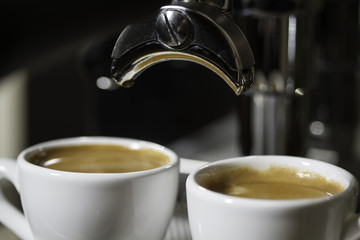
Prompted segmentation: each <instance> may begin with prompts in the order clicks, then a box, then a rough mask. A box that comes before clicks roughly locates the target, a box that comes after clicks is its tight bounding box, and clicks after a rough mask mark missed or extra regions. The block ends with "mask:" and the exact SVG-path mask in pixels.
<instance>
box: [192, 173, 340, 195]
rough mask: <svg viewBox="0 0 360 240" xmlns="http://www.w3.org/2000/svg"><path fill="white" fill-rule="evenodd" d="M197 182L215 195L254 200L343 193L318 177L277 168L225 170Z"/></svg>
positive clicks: (312, 174)
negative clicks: (215, 193) (221, 194)
mask: <svg viewBox="0 0 360 240" xmlns="http://www.w3.org/2000/svg"><path fill="white" fill-rule="evenodd" d="M197 182H198V183H199V184H200V185H201V186H203V187H205V188H207V189H210V190H212V191H215V192H219V193H223V194H227V195H231V196H237V197H243V198H256V199H306V198H319V197H325V196H332V195H334V194H337V193H339V192H341V191H343V187H341V185H340V184H339V183H337V182H335V181H330V180H327V179H326V178H325V177H323V176H321V175H319V174H317V173H313V172H310V171H305V170H300V169H296V168H289V167H280V166H271V167H270V168H268V169H266V170H257V169H254V168H251V167H245V166H239V167H228V168H224V169H221V170H217V171H214V172H208V173H206V174H200V175H199V178H198V179H197Z"/></svg>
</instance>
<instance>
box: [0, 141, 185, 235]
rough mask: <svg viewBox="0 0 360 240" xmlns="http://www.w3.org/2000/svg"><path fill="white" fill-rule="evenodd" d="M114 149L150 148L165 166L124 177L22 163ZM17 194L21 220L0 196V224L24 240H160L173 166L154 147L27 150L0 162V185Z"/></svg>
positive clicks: (169, 206)
mask: <svg viewBox="0 0 360 240" xmlns="http://www.w3.org/2000/svg"><path fill="white" fill-rule="evenodd" d="M94 143H96V144H116V145H122V146H127V147H129V148H150V149H153V150H156V151H159V152H161V153H163V154H165V155H167V156H169V158H170V163H168V164H166V165H164V166H161V167H158V168H155V169H151V170H146V171H139V172H130V173H77V172H65V171H58V170H51V169H48V168H44V167H41V166H38V165H35V164H32V163H30V162H28V161H27V156H28V154H30V153H32V152H33V151H35V150H37V149H40V148H47V147H54V146H55V147H56V146H67V145H84V144H94ZM2 178H6V179H8V180H10V181H11V182H12V183H13V184H14V186H15V187H16V188H17V190H18V192H19V193H20V197H21V202H22V206H23V210H24V214H22V213H21V212H19V211H18V210H17V209H16V208H15V207H14V206H13V205H12V204H11V203H9V202H7V201H6V199H5V198H4V194H3V192H2V191H0V221H1V222H2V223H3V224H4V225H6V226H7V227H8V228H10V229H11V230H12V231H14V232H15V233H16V234H17V235H18V236H19V237H21V238H22V239H26V240H33V239H35V240H60V239H61V240H64V239H66V240H81V239H84V240H85V239H86V240H92V239H93V240H99V239H106V240H110V239H122V240H125V239H127V240H135V239H139V240H140V239H141V240H144V239H147V240H150V239H151V240H160V239H162V238H163V237H164V235H165V233H166V230H167V227H168V224H169V222H170V220H171V217H172V213H173V208H174V205H175V202H176V196H177V188H178V179H179V160H178V157H177V155H176V154H175V153H174V152H173V151H171V150H169V149H167V148H165V147H163V146H160V145H158V144H155V143H150V142H146V141H140V140H132V139H124V138H111V137H78V138H69V139H60V140H54V141H49V142H45V143H41V144H38V145H35V146H32V147H30V148H28V149H26V150H24V151H23V152H21V153H20V155H19V156H18V158H17V161H14V160H11V159H0V180H1V179H2Z"/></svg>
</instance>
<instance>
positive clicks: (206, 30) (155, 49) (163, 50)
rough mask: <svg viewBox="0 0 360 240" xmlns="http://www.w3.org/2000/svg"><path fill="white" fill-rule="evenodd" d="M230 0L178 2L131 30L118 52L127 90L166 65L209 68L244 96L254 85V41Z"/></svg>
mask: <svg viewBox="0 0 360 240" xmlns="http://www.w3.org/2000/svg"><path fill="white" fill-rule="evenodd" d="M231 5H232V1H230V0H205V1H201V0H173V1H172V5H168V6H164V7H162V8H160V10H159V11H158V12H157V14H155V15H154V16H153V17H151V18H150V19H148V20H147V21H146V22H144V23H140V24H134V25H129V26H127V27H126V28H125V29H124V30H123V32H122V33H121V34H120V36H119V38H118V40H117V42H116V44H115V46H114V49H113V52H112V58H113V62H112V66H111V73H112V78H113V79H114V80H115V81H116V82H117V83H118V84H119V85H120V86H124V87H130V86H132V85H133V83H134V81H135V79H136V78H137V77H138V76H139V75H140V74H141V73H142V72H143V71H144V70H145V69H147V68H149V67H151V66H152V65H155V64H157V63H160V62H164V61H170V60H183V61H190V62H195V63H198V64H200V65H203V66H205V67H207V68H208V69H210V70H212V71H213V72H215V73H216V74H217V75H219V76H220V77H221V78H222V79H223V80H224V81H225V82H226V83H227V84H228V85H229V86H230V87H231V88H232V89H233V90H234V92H235V93H236V94H237V95H239V94H240V93H242V92H244V91H246V90H247V89H249V88H250V87H251V86H252V84H253V82H254V64H255V61H254V57H253V53H252V51H251V48H250V46H249V43H248V41H247V39H246V37H245V35H244V34H243V33H242V31H241V30H240V28H239V27H238V26H237V25H236V23H235V22H234V21H233V20H232V18H231Z"/></svg>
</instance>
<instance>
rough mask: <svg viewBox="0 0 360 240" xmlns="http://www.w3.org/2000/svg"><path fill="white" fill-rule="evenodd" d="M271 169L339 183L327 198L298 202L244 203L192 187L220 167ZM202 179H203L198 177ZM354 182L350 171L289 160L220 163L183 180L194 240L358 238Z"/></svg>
mask: <svg viewBox="0 0 360 240" xmlns="http://www.w3.org/2000/svg"><path fill="white" fill-rule="evenodd" d="M271 165H276V166H289V167H296V168H298V169H305V170H309V171H312V172H315V173H318V174H320V175H322V176H324V177H325V178H327V179H330V180H335V181H336V182H338V183H340V184H341V185H342V187H344V190H343V191H342V192H340V193H338V194H336V195H334V196H332V197H324V198H316V199H297V200H263V199H248V198H240V197H234V196H228V195H225V194H221V193H217V192H213V191H211V190H208V189H205V188H204V187H202V186H200V185H199V184H198V183H197V180H199V179H200V178H201V176H202V175H203V174H205V175H206V173H208V172H216V171H217V170H218V169H220V168H222V167H231V166H251V167H253V168H259V169H266V168H267V167H269V166H271ZM203 176H204V175H203ZM357 192H358V183H357V180H356V179H355V177H354V176H353V175H351V174H350V173H349V172H347V171H345V170H343V169H341V168H339V167H337V166H334V165H330V164H328V163H325V162H320V161H315V160H310V159H306V158H298V157H288V156H250V157H239V158H233V159H228V160H221V161H217V162H214V163H210V164H207V165H205V166H203V167H200V168H199V169H198V170H196V171H193V172H192V173H191V174H190V175H189V177H188V179H187V182H186V193H187V203H188V214H189V222H190V229H191V234H192V237H193V240H219V239H226V240H238V239H241V240H345V239H346V240H348V239H358V238H359V236H360V234H359V233H360V228H359V222H360V218H359V216H358V215H356V214H355V208H356V202H357Z"/></svg>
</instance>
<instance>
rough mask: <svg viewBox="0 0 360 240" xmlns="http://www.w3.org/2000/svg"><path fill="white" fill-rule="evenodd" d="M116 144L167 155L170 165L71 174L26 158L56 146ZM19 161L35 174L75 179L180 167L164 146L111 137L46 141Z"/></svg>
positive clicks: (31, 148) (30, 149)
mask: <svg viewBox="0 0 360 240" xmlns="http://www.w3.org/2000/svg"><path fill="white" fill-rule="evenodd" d="M94 143H95V144H104V145H105V144H114V145H121V146H126V147H129V148H133V149H136V148H151V149H153V150H155V151H158V152H161V153H163V154H165V155H167V156H168V157H169V159H170V161H169V163H167V164H165V165H162V166H160V167H157V168H153V169H148V170H142V171H135V172H125V173H84V172H71V171H63V170H55V169H50V168H45V167H42V166H38V165H36V164H33V163H31V162H29V161H27V160H26V156H27V155H28V154H30V153H31V152H33V151H35V150H38V149H44V148H49V147H56V146H67V145H70V144H71V145H87V144H94ZM17 161H18V163H19V168H23V169H28V170H29V171H31V172H33V173H34V174H50V175H53V176H73V177H83V178H85V176H86V177H114V176H116V177H122V178H127V177H131V178H134V177H136V176H138V177H142V176H147V175H152V174H156V173H159V172H162V171H165V170H167V169H170V168H173V167H176V166H179V157H178V156H177V154H176V153H175V152H174V151H173V150H171V149H169V148H167V147H165V146H163V145H160V144H157V143H154V142H150V141H146V140H140V139H134V138H124V137H109V136H79V137H69V138H60V139H54V140H49V141H44V142H41V143H38V144H35V145H32V146H30V147H28V148H26V149H24V150H23V151H22V152H21V153H20V154H19V156H18V158H17Z"/></svg>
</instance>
